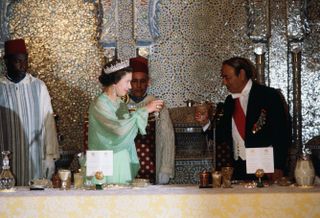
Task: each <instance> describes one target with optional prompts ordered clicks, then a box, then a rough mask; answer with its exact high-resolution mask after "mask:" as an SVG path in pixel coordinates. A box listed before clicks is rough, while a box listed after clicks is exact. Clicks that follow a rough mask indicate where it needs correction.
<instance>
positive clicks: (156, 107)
mask: <svg viewBox="0 0 320 218" xmlns="http://www.w3.org/2000/svg"><path fill="white" fill-rule="evenodd" d="M163 106H164V103H163V100H154V101H151V102H149V103H148V104H147V105H146V106H145V108H146V109H147V111H148V113H152V112H159V111H161V109H162V108H163Z"/></svg>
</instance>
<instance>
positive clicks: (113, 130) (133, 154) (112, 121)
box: [88, 93, 148, 184]
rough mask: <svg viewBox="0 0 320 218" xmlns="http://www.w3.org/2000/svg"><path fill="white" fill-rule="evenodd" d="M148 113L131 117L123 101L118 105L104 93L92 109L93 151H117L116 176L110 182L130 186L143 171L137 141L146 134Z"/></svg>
mask: <svg viewBox="0 0 320 218" xmlns="http://www.w3.org/2000/svg"><path fill="white" fill-rule="evenodd" d="M147 122H148V112H147V110H146V109H144V108H141V109H138V110H137V111H135V112H133V113H131V114H129V112H128V108H127V105H126V104H125V103H123V102H122V101H121V100H120V99H117V100H116V101H115V102H113V101H111V100H110V98H109V97H108V96H107V95H106V94H105V93H102V94H101V95H99V96H98V97H97V98H96V99H95V100H94V101H93V102H92V103H91V105H90V108H89V138H88V147H89V150H112V151H113V176H107V177H106V182H107V183H109V184H110V183H112V184H127V183H129V182H131V181H132V179H134V178H135V176H136V175H137V173H138V170H139V168H140V164H139V159H138V156H137V151H136V147H135V143H134V139H135V137H136V135H137V134H138V131H140V133H141V134H146V130H145V129H146V126H147Z"/></svg>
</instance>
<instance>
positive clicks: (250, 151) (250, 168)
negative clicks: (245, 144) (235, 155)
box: [246, 147, 274, 174]
mask: <svg viewBox="0 0 320 218" xmlns="http://www.w3.org/2000/svg"><path fill="white" fill-rule="evenodd" d="M246 167H247V173H248V174H251V173H255V172H256V171H257V169H263V171H264V172H265V173H273V172H274V161H273V147H262V148H246Z"/></svg>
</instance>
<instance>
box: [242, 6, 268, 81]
mask: <svg viewBox="0 0 320 218" xmlns="http://www.w3.org/2000/svg"><path fill="white" fill-rule="evenodd" d="M247 34H248V36H249V38H250V39H251V40H252V41H253V42H254V43H255V50H254V53H255V57H256V60H255V61H256V68H257V75H256V80H257V81H258V82H259V83H260V84H265V79H266V78H265V51H266V49H267V42H268V39H269V38H270V22H269V1H268V0H248V29H247Z"/></svg>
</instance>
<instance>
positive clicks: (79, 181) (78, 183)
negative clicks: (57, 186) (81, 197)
mask: <svg viewBox="0 0 320 218" xmlns="http://www.w3.org/2000/svg"><path fill="white" fill-rule="evenodd" d="M73 179H74V188H75V189H80V188H82V186H83V175H82V174H81V173H75V174H73Z"/></svg>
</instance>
